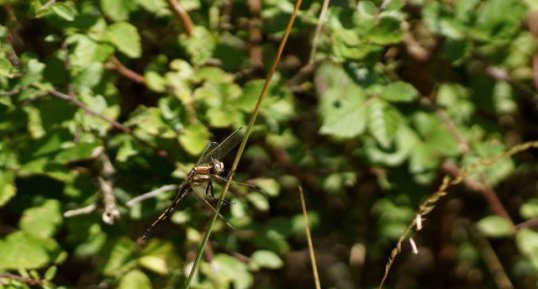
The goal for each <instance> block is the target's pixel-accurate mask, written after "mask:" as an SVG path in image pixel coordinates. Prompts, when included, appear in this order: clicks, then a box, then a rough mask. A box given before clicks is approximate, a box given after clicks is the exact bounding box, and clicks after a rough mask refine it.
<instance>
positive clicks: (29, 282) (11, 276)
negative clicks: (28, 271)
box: [0, 273, 44, 286]
mask: <svg viewBox="0 0 538 289" xmlns="http://www.w3.org/2000/svg"><path fill="white" fill-rule="evenodd" d="M2 278H5V279H11V280H16V281H19V282H22V283H24V284H26V285H28V286H43V283H44V282H43V281H42V280H36V279H32V278H28V277H23V276H19V275H15V274H11V273H0V279H2ZM0 284H2V282H0Z"/></svg>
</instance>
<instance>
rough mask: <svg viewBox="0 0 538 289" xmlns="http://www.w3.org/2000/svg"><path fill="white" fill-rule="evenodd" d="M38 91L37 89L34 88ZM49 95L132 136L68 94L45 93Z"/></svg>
mask: <svg viewBox="0 0 538 289" xmlns="http://www.w3.org/2000/svg"><path fill="white" fill-rule="evenodd" d="M36 88H38V89H39V87H36ZM47 92H48V93H49V94H50V95H52V96H54V97H57V98H59V99H63V100H66V101H68V102H70V103H72V104H74V105H75V106H77V107H78V108H80V109H82V110H84V111H85V112H86V113H87V114H89V115H93V116H95V117H97V118H99V119H101V120H104V121H106V122H108V123H109V124H111V125H112V126H113V127H115V128H117V129H119V130H121V131H123V132H125V133H128V134H132V131H131V129H129V128H127V127H125V126H123V125H122V124H121V123H119V122H117V121H115V120H113V119H110V118H108V117H106V116H104V115H102V114H100V113H98V112H96V111H94V110H92V109H91V108H89V107H88V106H87V105H86V104H84V103H83V102H82V101H80V100H78V99H76V98H75V97H74V96H71V95H68V94H65V93H63V92H59V91H57V90H55V89H49V90H48V91H47Z"/></svg>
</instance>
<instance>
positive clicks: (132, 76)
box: [106, 56, 146, 84]
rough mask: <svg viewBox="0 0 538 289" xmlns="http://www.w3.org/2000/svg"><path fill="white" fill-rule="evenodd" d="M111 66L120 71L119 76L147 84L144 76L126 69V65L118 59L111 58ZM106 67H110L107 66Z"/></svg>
mask: <svg viewBox="0 0 538 289" xmlns="http://www.w3.org/2000/svg"><path fill="white" fill-rule="evenodd" d="M110 64H112V67H113V68H114V69H115V70H116V71H118V72H119V74H121V75H123V76H125V77H126V78H128V79H130V80H132V81H134V82H136V83H140V84H144V83H145V82H146V81H145V79H144V76H143V75H140V74H138V73H137V72H136V71H134V70H131V69H129V68H127V67H125V65H123V64H122V63H121V62H120V61H119V60H118V59H117V58H116V57H114V56H112V57H111V58H110ZM106 67H109V66H108V65H107V66H106Z"/></svg>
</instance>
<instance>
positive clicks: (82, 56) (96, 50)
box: [67, 34, 114, 67]
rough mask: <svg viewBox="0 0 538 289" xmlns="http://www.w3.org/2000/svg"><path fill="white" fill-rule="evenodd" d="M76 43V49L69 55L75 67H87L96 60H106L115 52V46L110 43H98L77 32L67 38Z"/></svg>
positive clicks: (69, 41)
mask: <svg viewBox="0 0 538 289" xmlns="http://www.w3.org/2000/svg"><path fill="white" fill-rule="evenodd" d="M67 41H68V43H72V44H74V45H75V50H74V51H73V53H72V54H70V55H69V62H70V63H71V65H73V67H87V66H89V65H92V64H93V63H95V62H105V61H107V60H108V59H109V58H110V55H112V53H113V52H114V47H113V46H111V45H110V44H108V43H97V42H95V41H94V40H93V39H91V38H90V37H88V36H86V35H81V34H75V35H72V36H70V37H68V39H67Z"/></svg>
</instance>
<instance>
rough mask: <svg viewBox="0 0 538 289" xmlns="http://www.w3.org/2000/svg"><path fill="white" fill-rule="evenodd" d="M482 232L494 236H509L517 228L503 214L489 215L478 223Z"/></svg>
mask: <svg viewBox="0 0 538 289" xmlns="http://www.w3.org/2000/svg"><path fill="white" fill-rule="evenodd" d="M476 225H477V228H478V230H480V232H482V234H484V235H486V236H488V237H492V238H498V237H508V236H511V235H512V234H513V233H514V232H515V228H514V226H513V225H512V223H510V221H508V220H507V219H506V218H503V217H501V216H496V215H495V216H488V217H485V218H483V219H481V220H480V221H478V223H477V224H476Z"/></svg>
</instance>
